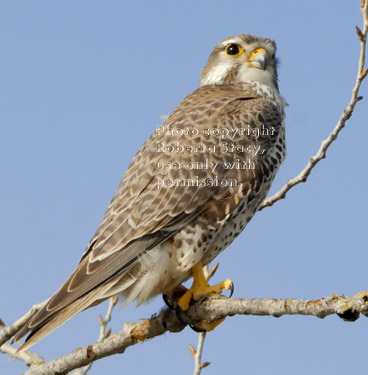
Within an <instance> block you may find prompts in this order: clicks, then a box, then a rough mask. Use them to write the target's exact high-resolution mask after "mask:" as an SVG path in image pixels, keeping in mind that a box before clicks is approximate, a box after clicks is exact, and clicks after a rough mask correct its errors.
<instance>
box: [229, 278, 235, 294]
mask: <svg viewBox="0 0 368 375" xmlns="http://www.w3.org/2000/svg"><path fill="white" fill-rule="evenodd" d="M234 289H235V287H234V283H233V282H231V285H230V295H229V298H231V296H232V295H233V293H234Z"/></svg>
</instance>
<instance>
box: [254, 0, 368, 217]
mask: <svg viewBox="0 0 368 375" xmlns="http://www.w3.org/2000/svg"><path fill="white" fill-rule="evenodd" d="M367 9H368V0H362V2H361V10H362V14H363V31H361V30H360V29H359V28H358V27H356V31H357V35H358V38H359V40H360V55H359V62H358V72H357V76H356V80H355V85H354V87H353V89H352V91H351V98H350V102H349V104H348V105H347V107H346V108H345V109H344V110H343V111H342V114H341V116H340V118H339V121H338V122H337V124H336V125H335V128H334V129H333V131H332V132H331V133H330V135H329V136H328V137H327V138H326V139H325V140H324V141H322V143H321V146H320V147H319V150H318V152H317V153H316V154H315V155H314V156H312V157H311V158H310V159H309V161H308V164H307V165H306V166H305V168H304V169H303V170H302V171H301V172H300V173H299V174H298V175H297V176H296V177H294V178H292V179H290V180H288V181H287V182H286V184H285V185H284V186H283V187H282V188H281V189H280V190H279V191H278V192H277V193H276V194H274V195H273V196H271V197H269V198H267V199H265V200H264V201H263V202H262V204H261V205H260V206H259V208H258V210H259V211H261V210H263V209H264V208H265V207H270V206H272V205H273V204H274V203H275V202H277V201H278V200H280V199H284V198H285V197H286V194H287V192H288V191H289V190H290V189H291V188H293V187H294V186H296V185H298V184H300V183H302V182H306V181H307V179H308V177H309V175H310V173H311V172H312V170H313V168H314V167H315V166H316V165H317V164H318V163H319V162H320V161H321V160H322V159H324V158H325V157H326V152H327V150H328V148H329V147H330V146H331V144H332V143H333V142H334V141H335V140H336V139H337V136H338V135H339V133H340V131H341V130H342V129H343V128H344V127H345V123H346V121H347V120H349V118H350V117H351V115H352V114H353V111H354V108H355V105H356V104H357V103H358V102H359V101H360V100H362V99H363V97H362V96H359V89H360V85H361V84H362V82H363V80H364V79H365V78H366V76H367V73H368V69H364V64H365V50H366V43H367V32H368V10H367Z"/></svg>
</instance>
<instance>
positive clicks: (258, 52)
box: [248, 48, 268, 70]
mask: <svg viewBox="0 0 368 375" xmlns="http://www.w3.org/2000/svg"><path fill="white" fill-rule="evenodd" d="M267 61H268V53H267V51H266V50H265V49H264V48H256V49H255V50H253V51H252V52H251V54H250V56H249V58H248V62H249V63H250V66H251V67H252V68H257V69H262V70H265V69H266V66H267Z"/></svg>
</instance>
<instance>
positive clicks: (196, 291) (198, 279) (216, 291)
mask: <svg viewBox="0 0 368 375" xmlns="http://www.w3.org/2000/svg"><path fill="white" fill-rule="evenodd" d="M192 272H193V285H192V286H191V288H190V289H188V290H187V291H186V292H185V293H184V294H183V295H182V296H181V297H180V298H179V301H178V307H179V308H181V309H182V310H188V309H189V306H190V302H191V301H192V300H194V301H199V300H200V299H201V298H203V297H207V296H214V295H220V294H221V292H222V291H223V290H224V289H227V290H231V291H232V290H233V282H232V281H231V280H230V279H227V280H225V281H223V282H221V283H219V284H217V285H213V286H211V285H209V284H208V282H207V279H206V277H205V276H204V273H203V266H202V264H201V262H199V263H197V264H196V265H195V266H194V267H193V268H192ZM224 320H225V319H219V320H216V321H214V322H211V323H209V322H207V321H205V320H203V321H201V322H199V323H198V324H196V326H195V327H193V328H194V329H195V328H198V330H199V331H200V330H202V331H212V330H213V329H214V328H215V327H217V326H218V325H219V324H220V323H221V322H223V321H224Z"/></svg>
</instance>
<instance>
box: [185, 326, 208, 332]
mask: <svg viewBox="0 0 368 375" xmlns="http://www.w3.org/2000/svg"><path fill="white" fill-rule="evenodd" d="M188 326H189V327H190V328H191V329H192V330H193V331H194V332H198V333H202V332H207V330H206V329H204V328H200V327H197V326H196V325H194V324H188Z"/></svg>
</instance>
